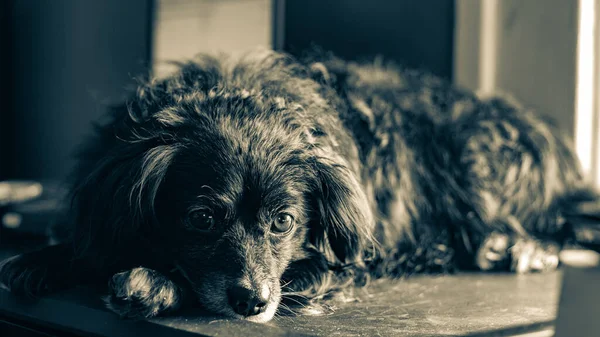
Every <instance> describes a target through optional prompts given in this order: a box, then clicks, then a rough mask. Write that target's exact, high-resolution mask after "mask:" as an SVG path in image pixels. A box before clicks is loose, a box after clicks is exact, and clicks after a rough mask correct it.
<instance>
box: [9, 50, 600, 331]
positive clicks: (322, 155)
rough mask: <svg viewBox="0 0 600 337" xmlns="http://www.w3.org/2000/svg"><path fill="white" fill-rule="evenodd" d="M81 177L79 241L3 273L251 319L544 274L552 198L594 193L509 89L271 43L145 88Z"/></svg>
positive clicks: (555, 243)
mask: <svg viewBox="0 0 600 337" xmlns="http://www.w3.org/2000/svg"><path fill="white" fill-rule="evenodd" d="M74 181H75V184H74V186H73V195H72V210H71V213H70V219H71V222H72V224H73V225H74V228H75V230H74V232H73V236H72V239H71V240H70V241H67V242H64V243H62V244H59V245H55V246H51V247H49V248H46V249H43V250H41V251H38V252H33V253H29V254H24V255H20V256H17V257H14V258H12V259H10V260H8V261H6V262H5V263H4V265H3V267H2V270H1V281H2V283H3V284H4V285H5V286H6V287H7V288H9V289H10V290H12V291H14V292H17V293H25V294H29V295H33V296H36V295H40V294H43V293H47V292H50V291H56V290H59V289H64V288H66V287H70V286H73V285H76V284H85V283H98V282H99V283H103V284H106V282H107V281H108V284H109V295H108V296H107V297H106V300H107V303H108V306H109V307H110V308H111V309H112V310H114V311H115V312H117V313H119V314H120V315H122V316H125V317H152V316H156V315H160V314H164V313H167V312H172V311H174V310H177V309H179V308H181V307H184V306H187V305H191V304H193V303H200V304H201V305H202V306H203V307H204V308H206V309H207V310H209V311H212V312H214V313H220V314H224V315H227V316H230V317H237V318H244V319H248V320H251V321H256V322H265V321H269V320H270V319H271V318H273V316H274V315H275V314H276V313H277V312H278V308H281V307H283V303H284V302H285V300H286V299H291V300H292V302H293V301H297V300H300V299H302V300H305V301H309V302H310V301H312V300H314V299H321V298H323V297H325V296H326V295H327V294H329V293H331V292H332V291H333V290H337V289H343V288H346V287H352V286H362V285H364V284H366V282H367V281H368V280H369V279H370V278H373V277H375V278H377V277H384V276H387V277H400V276H404V275H407V274H410V273H414V272H446V271H451V270H454V269H455V268H457V267H458V268H464V269H473V268H475V269H480V270H513V271H516V272H529V271H543V270H548V269H554V268H556V267H557V265H558V257H557V253H558V251H559V249H560V247H561V245H562V244H563V243H564V242H565V240H566V239H568V238H569V236H570V234H569V233H570V231H569V230H568V226H566V225H565V223H564V221H563V220H562V214H563V212H564V211H565V210H568V209H569V208H571V207H573V205H576V204H577V203H579V202H581V201H585V200H592V199H594V198H595V195H594V192H593V191H591V190H589V189H588V188H587V187H586V184H585V183H584V181H583V179H582V176H581V174H580V172H579V168H578V163H577V159H576V156H575V154H574V152H573V150H572V149H571V147H570V146H569V145H568V143H567V142H566V141H565V140H564V139H563V138H561V137H560V136H559V133H558V132H556V131H555V130H554V129H553V128H552V127H551V126H550V125H549V124H547V123H545V122H543V121H542V120H541V119H540V117H538V116H536V115H535V114H534V113H532V112H531V111H529V110H527V109H524V108H523V107H521V106H519V105H518V104H516V103H515V102H511V101H509V100H506V99H502V98H491V99H480V98H478V97H476V96H475V95H474V94H472V93H470V92H466V91H463V90H460V89H457V88H454V87H452V86H451V85H449V84H448V83H446V82H444V81H443V80H440V79H438V78H436V77H434V76H431V75H428V74H424V73H422V72H418V71H411V70H408V69H403V68H400V67H395V66H393V65H384V64H381V63H380V62H379V63H377V62H376V63H371V64H359V63H351V62H344V61H342V60H339V59H337V58H335V57H332V56H322V57H320V59H315V58H312V59H309V60H304V61H297V60H295V59H293V58H291V57H289V56H287V55H284V54H280V53H276V52H269V51H261V52H254V53H250V54H247V55H246V56H244V57H241V58H240V59H238V60H237V61H236V60H231V59H227V58H224V57H211V56H199V57H197V58H196V59H194V60H192V61H189V62H185V63H180V64H178V71H177V72H176V73H174V74H172V75H170V76H168V77H166V78H163V79H153V80H150V81H146V82H145V83H142V84H141V85H140V86H139V88H138V90H137V94H136V95H134V97H133V98H132V99H131V100H129V101H128V102H127V104H125V105H123V106H120V107H117V108H115V109H114V111H112V114H111V120H110V121H109V122H108V123H106V124H104V125H102V126H99V127H98V129H97V132H96V135H95V137H94V138H93V139H91V140H90V141H89V142H87V146H86V148H85V150H84V151H83V152H82V154H81V156H80V163H79V166H78V168H77V170H76V173H75V180H74ZM282 299H283V301H282Z"/></svg>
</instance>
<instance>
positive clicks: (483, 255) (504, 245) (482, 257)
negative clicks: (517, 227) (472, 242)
mask: <svg viewBox="0 0 600 337" xmlns="http://www.w3.org/2000/svg"><path fill="white" fill-rule="evenodd" d="M509 245H510V237H509V236H508V235H506V234H500V233H493V234H491V235H490V236H488V237H487V238H486V239H485V241H483V244H481V246H480V247H479V249H478V250H477V254H476V256H475V263H476V264H477V266H478V267H479V269H481V270H493V269H496V268H497V266H498V265H499V264H500V263H502V262H503V261H506V259H508V249H509Z"/></svg>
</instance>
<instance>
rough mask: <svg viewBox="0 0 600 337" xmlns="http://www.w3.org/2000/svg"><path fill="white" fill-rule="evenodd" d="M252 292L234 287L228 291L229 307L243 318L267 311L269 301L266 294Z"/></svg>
mask: <svg viewBox="0 0 600 337" xmlns="http://www.w3.org/2000/svg"><path fill="white" fill-rule="evenodd" d="M261 293H262V294H259V293H258V292H255V291H252V290H250V289H247V288H244V287H240V286H234V287H232V288H230V289H229V290H228V291H227V296H228V297H229V305H231V307H232V308H233V310H234V311H235V312H237V313H238V314H240V315H242V316H252V315H258V314H260V313H261V312H263V311H264V310H265V308H266V307H267V302H268V301H269V299H268V298H267V297H265V295H267V294H264V292H261Z"/></svg>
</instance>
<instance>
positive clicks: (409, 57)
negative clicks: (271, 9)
mask: <svg viewBox="0 0 600 337" xmlns="http://www.w3.org/2000/svg"><path fill="white" fill-rule="evenodd" d="M282 4H283V7H284V8H283V9H281V5H282ZM275 8H276V10H277V9H279V10H280V11H279V13H283V15H284V20H283V22H282V24H283V31H284V34H283V36H280V35H278V32H276V33H275V37H274V39H275V44H276V45H277V44H278V43H283V49H284V50H287V51H290V52H291V53H293V54H298V53H301V51H302V50H304V49H306V48H308V47H310V46H311V43H315V44H317V45H319V46H320V47H322V48H324V49H327V50H332V51H334V52H335V53H336V54H338V55H339V56H342V57H344V58H350V59H360V58H364V57H370V56H374V55H383V56H384V57H386V58H388V59H393V60H396V61H399V62H402V63H404V64H406V65H408V66H411V67H416V68H426V69H428V70H430V71H432V72H433V73H435V74H437V75H440V76H443V77H445V78H448V79H451V78H452V62H453V59H452V52H453V35H454V0H325V1H324V0H287V1H278V4H277V5H276V6H275ZM276 15H277V14H276ZM275 22H278V20H277V18H276V20H275ZM280 28H281V27H280ZM278 40H279V42H278ZM281 40H283V41H281Z"/></svg>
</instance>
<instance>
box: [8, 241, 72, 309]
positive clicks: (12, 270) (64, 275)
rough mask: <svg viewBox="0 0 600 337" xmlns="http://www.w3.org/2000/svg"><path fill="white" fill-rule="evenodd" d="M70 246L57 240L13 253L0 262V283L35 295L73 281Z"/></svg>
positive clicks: (23, 293)
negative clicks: (20, 253)
mask: <svg viewBox="0 0 600 337" xmlns="http://www.w3.org/2000/svg"><path fill="white" fill-rule="evenodd" d="M72 260H73V248H72V245H70V244H60V245H55V246H50V247H46V248H43V249H41V250H38V251H35V252H31V253H26V254H22V255H17V256H14V257H11V258H9V259H6V260H4V261H3V262H2V263H1V264H0V284H1V285H2V286H3V287H4V288H6V289H8V290H10V291H11V292H13V293H16V294H19V295H27V296H29V297H36V296H39V295H43V294H47V293H49V292H53V291H57V290H61V289H65V288H68V287H69V286H71V285H72V284H74V282H75V274H76V273H74V272H73V262H72Z"/></svg>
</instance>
